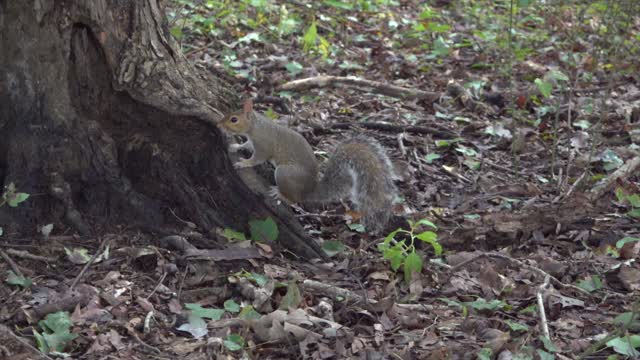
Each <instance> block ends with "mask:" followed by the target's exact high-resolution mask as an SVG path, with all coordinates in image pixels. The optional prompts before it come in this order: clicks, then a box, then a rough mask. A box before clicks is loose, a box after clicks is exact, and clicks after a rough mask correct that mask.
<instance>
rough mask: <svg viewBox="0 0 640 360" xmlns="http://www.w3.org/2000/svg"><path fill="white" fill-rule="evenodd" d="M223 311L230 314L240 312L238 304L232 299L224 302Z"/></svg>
mask: <svg viewBox="0 0 640 360" xmlns="http://www.w3.org/2000/svg"><path fill="white" fill-rule="evenodd" d="M224 309H225V310H227V311H228V312H230V313H234V314H235V313H238V312H240V304H238V303H237V302H235V300H233V299H229V300H227V301H225V302H224Z"/></svg>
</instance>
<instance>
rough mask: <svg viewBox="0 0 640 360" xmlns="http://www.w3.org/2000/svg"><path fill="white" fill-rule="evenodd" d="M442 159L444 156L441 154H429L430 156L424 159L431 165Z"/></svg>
mask: <svg viewBox="0 0 640 360" xmlns="http://www.w3.org/2000/svg"><path fill="white" fill-rule="evenodd" d="M441 157H442V156H440V154H437V153H429V154H427V156H425V157H424V159H425V160H426V161H427V164H431V163H432V162H433V161H434V160H438V159H440V158H441Z"/></svg>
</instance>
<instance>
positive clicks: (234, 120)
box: [229, 116, 238, 124]
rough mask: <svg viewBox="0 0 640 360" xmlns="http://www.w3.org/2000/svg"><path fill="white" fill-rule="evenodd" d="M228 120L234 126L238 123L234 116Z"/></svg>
mask: <svg viewBox="0 0 640 360" xmlns="http://www.w3.org/2000/svg"><path fill="white" fill-rule="evenodd" d="M229 120H231V122H232V123H234V124H235V123H237V122H238V118H237V117H235V116H234V117H232V118H231V119H229Z"/></svg>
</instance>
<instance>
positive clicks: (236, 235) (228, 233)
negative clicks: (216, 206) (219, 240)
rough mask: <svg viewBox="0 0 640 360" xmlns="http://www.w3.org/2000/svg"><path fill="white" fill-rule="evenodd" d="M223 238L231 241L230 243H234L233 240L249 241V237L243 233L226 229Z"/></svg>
mask: <svg viewBox="0 0 640 360" xmlns="http://www.w3.org/2000/svg"><path fill="white" fill-rule="evenodd" d="M222 236H224V237H225V238H227V240H229V241H233V240H240V241H245V240H247V237H246V236H245V235H244V234H243V233H241V232H240V231H236V230H233V229H231V228H226V229H224V231H223V232H222Z"/></svg>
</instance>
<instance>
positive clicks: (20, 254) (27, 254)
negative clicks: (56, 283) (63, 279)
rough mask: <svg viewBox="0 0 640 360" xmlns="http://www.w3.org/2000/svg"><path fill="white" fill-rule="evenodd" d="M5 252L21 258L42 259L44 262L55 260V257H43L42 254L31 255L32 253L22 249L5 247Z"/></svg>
mask: <svg viewBox="0 0 640 360" xmlns="http://www.w3.org/2000/svg"><path fill="white" fill-rule="evenodd" d="M7 254H11V255H13V256H16V257H19V258H23V259H29V260H36V261H43V262H46V263H52V262H55V259H52V258H48V257H44V256H38V255H33V254H32V253H30V252H28V251H24V250H15V249H7Z"/></svg>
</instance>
